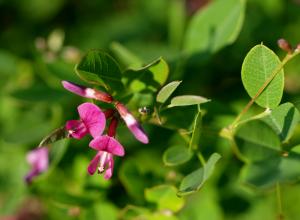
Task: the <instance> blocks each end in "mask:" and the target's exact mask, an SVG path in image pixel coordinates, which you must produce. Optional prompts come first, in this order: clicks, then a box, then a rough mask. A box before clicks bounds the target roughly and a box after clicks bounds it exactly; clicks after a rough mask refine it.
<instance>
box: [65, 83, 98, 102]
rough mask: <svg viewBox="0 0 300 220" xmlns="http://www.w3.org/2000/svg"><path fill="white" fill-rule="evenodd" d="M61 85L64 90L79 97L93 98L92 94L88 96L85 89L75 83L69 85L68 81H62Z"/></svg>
mask: <svg viewBox="0 0 300 220" xmlns="http://www.w3.org/2000/svg"><path fill="white" fill-rule="evenodd" d="M62 85H63V87H64V88H65V89H66V90H68V91H70V92H73V93H75V94H76V95H79V96H82V97H85V98H93V97H94V96H93V95H92V94H89V93H87V92H86V89H87V87H85V86H80V85H77V84H75V83H71V82H69V81H62Z"/></svg>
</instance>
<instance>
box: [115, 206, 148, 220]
mask: <svg viewBox="0 0 300 220" xmlns="http://www.w3.org/2000/svg"><path fill="white" fill-rule="evenodd" d="M149 213H150V211H149V210H148V209H146V208H144V207H138V206H133V205H127V206H126V207H125V208H124V209H123V210H122V211H121V212H120V214H119V217H120V219H122V220H132V219H133V218H136V217H140V216H143V215H146V214H149Z"/></svg>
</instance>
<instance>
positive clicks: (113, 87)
mask: <svg viewBox="0 0 300 220" xmlns="http://www.w3.org/2000/svg"><path fill="white" fill-rule="evenodd" d="M75 71H76V73H77V74H78V76H79V77H80V78H81V79H82V80H84V81H86V82H88V83H92V84H97V85H100V86H103V87H104V88H105V89H107V90H109V91H110V92H118V91H121V90H123V89H124V86H123V84H122V81H121V71H120V68H119V65H118V64H117V62H116V61H115V60H114V59H113V58H112V57H111V56H110V55H109V54H108V53H105V52H103V51H100V50H90V51H89V52H88V53H87V54H86V55H85V56H84V57H83V58H82V59H81V61H80V63H79V64H78V65H76V67H75Z"/></svg>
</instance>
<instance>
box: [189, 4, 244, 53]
mask: <svg viewBox="0 0 300 220" xmlns="http://www.w3.org/2000/svg"><path fill="white" fill-rule="evenodd" d="M245 2H246V1H245V0H226V1H224V0H218V1H213V2H212V3H210V4H209V5H208V6H207V7H206V8H203V9H202V10H199V12H197V13H196V14H195V15H194V16H193V18H192V20H191V21H190V24H189V25H188V28H187V31H186V36H185V42H184V43H185V44H184V49H185V51H186V52H188V53H189V54H193V53H201V52H202V53H205V52H216V51H217V50H219V49H221V48H222V47H224V46H226V45H228V44H231V43H233V42H234V41H235V39H236V38H237V36H238V34H239V32H240V30H241V28H242V24H243V20H244V13H245V5H246V4H245Z"/></svg>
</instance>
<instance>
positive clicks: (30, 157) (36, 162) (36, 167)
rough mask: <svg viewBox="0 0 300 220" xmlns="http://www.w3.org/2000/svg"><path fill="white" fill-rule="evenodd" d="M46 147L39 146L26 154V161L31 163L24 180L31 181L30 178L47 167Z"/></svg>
mask: <svg viewBox="0 0 300 220" xmlns="http://www.w3.org/2000/svg"><path fill="white" fill-rule="evenodd" d="M48 153H49V152H48V148H47V147H40V148H37V149H34V150H32V151H30V152H29V153H28V154H27V155H26V160H27V162H28V163H29V164H30V165H31V170H30V172H29V173H28V174H27V175H26V176H25V181H26V182H27V183H31V181H32V179H33V178H34V177H35V176H37V175H39V174H40V173H42V172H44V171H45V170H47V169H48V166H49V158H48Z"/></svg>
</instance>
